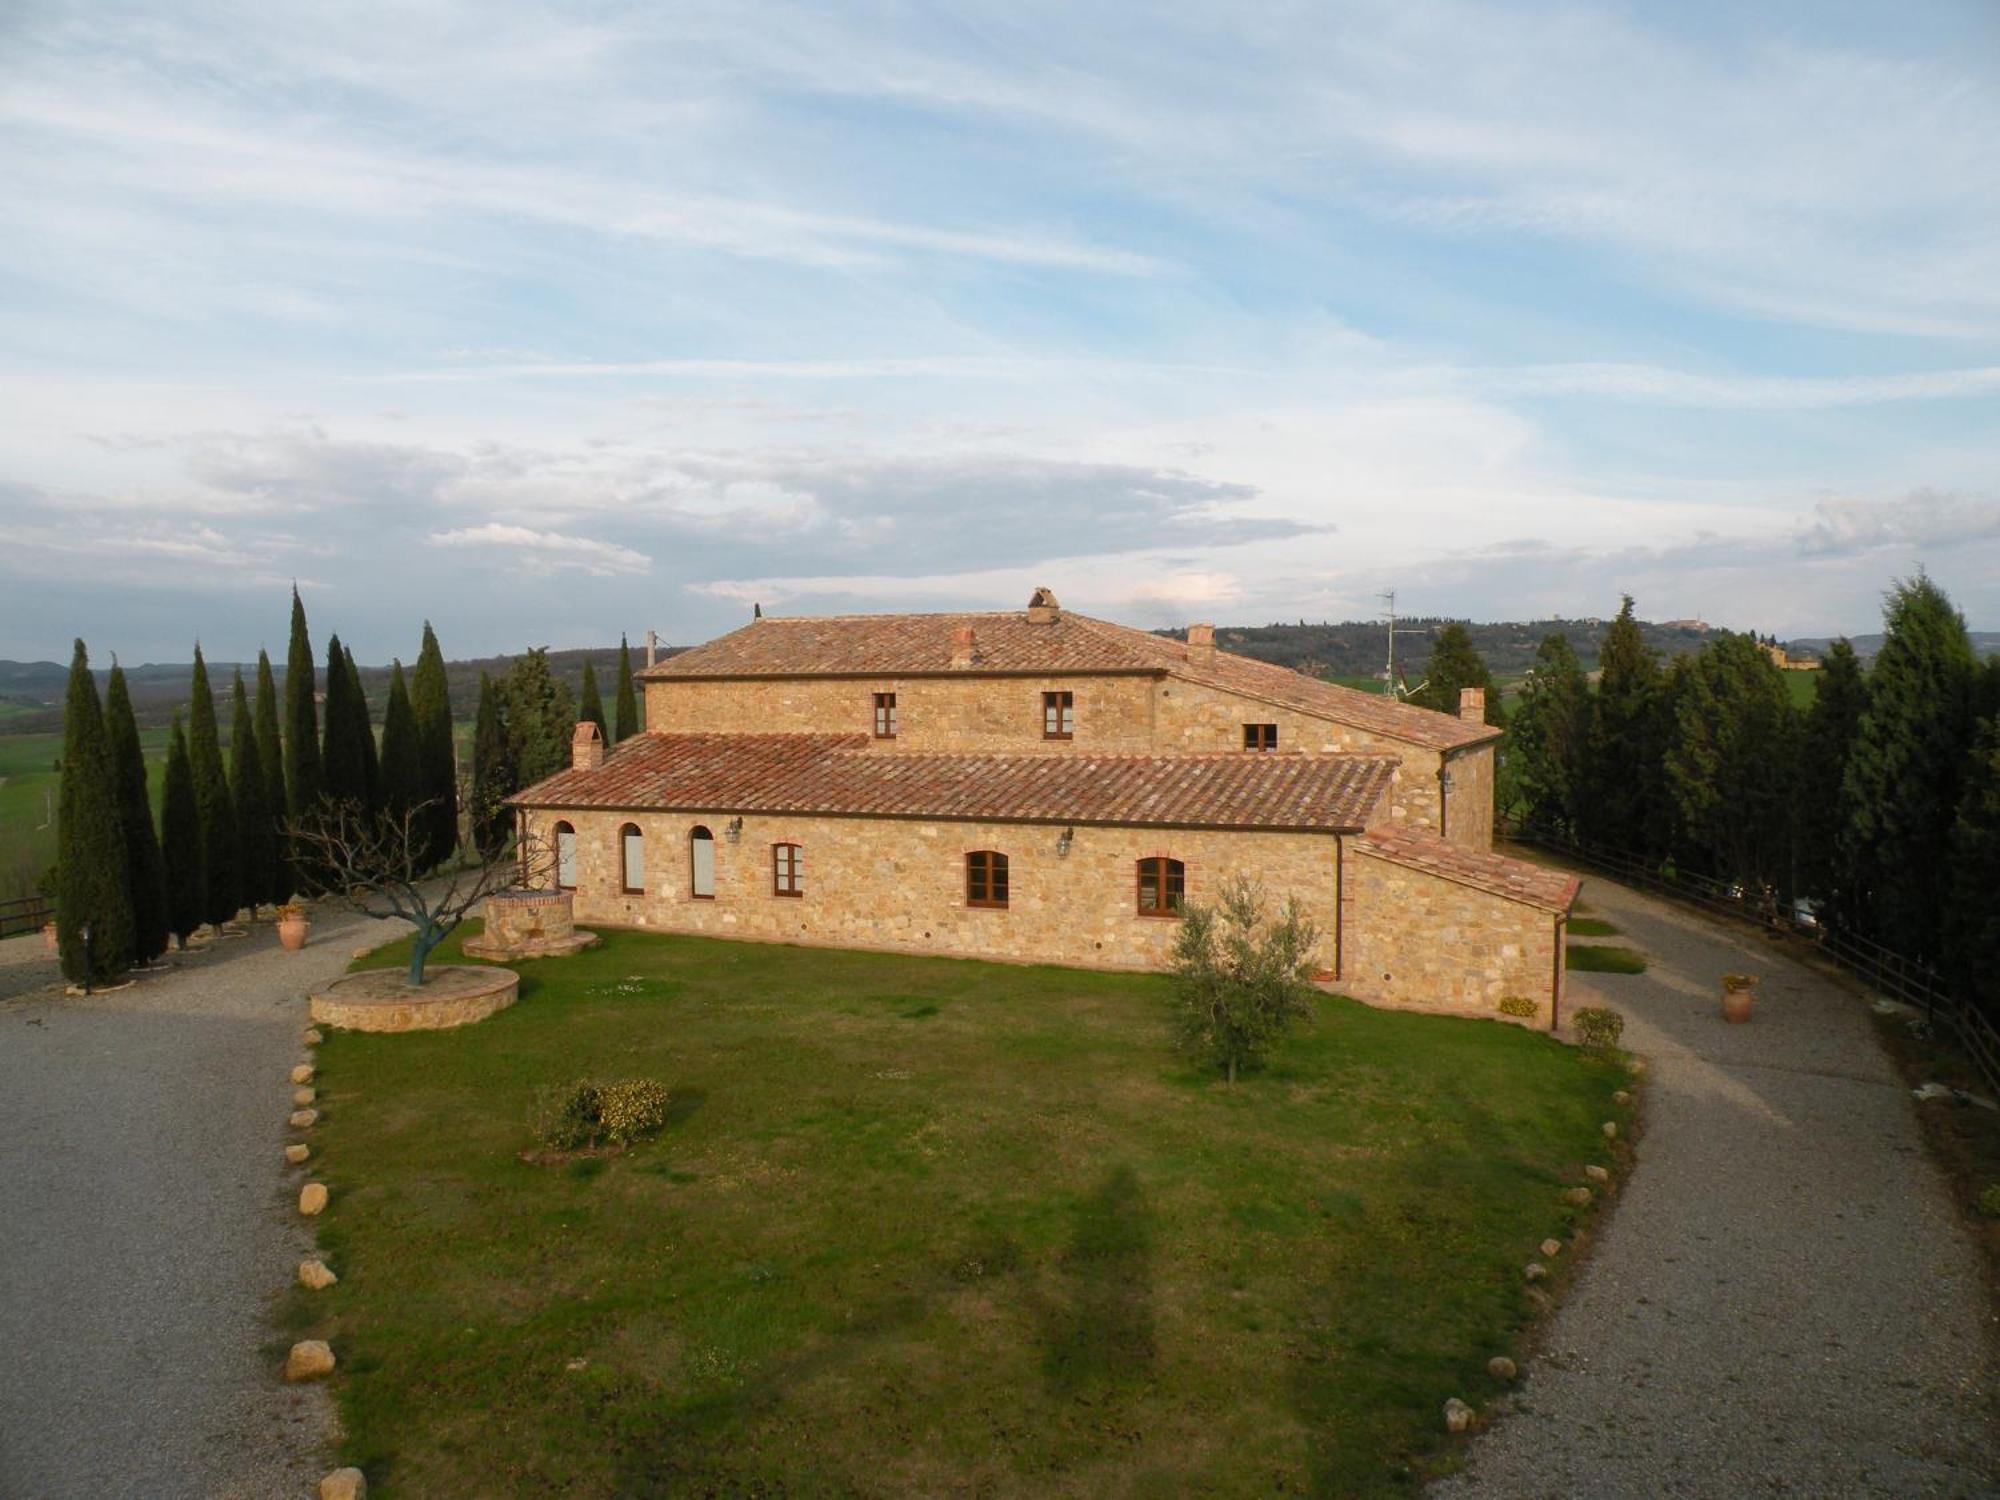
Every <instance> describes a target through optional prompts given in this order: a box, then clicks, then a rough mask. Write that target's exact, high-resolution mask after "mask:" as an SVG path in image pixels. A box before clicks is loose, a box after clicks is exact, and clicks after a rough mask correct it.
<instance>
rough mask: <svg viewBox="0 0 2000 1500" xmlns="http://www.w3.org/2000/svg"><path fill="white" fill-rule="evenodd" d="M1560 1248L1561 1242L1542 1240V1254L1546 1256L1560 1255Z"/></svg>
mask: <svg viewBox="0 0 2000 1500" xmlns="http://www.w3.org/2000/svg"><path fill="white" fill-rule="evenodd" d="M1562 1247H1563V1242H1562V1241H1561V1240H1543V1241H1542V1254H1544V1255H1548V1256H1556V1255H1560V1254H1562Z"/></svg>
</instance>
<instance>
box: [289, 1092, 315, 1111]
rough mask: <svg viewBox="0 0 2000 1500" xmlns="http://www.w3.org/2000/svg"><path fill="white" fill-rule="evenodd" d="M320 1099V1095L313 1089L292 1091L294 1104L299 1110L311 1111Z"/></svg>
mask: <svg viewBox="0 0 2000 1500" xmlns="http://www.w3.org/2000/svg"><path fill="white" fill-rule="evenodd" d="M318 1098H319V1095H318V1094H316V1093H314V1092H313V1091H312V1090H311V1089H293V1090H292V1103H293V1105H294V1106H296V1107H297V1108H299V1109H310V1108H311V1107H312V1105H313V1103H314V1102H315V1101H316V1100H317V1099H318Z"/></svg>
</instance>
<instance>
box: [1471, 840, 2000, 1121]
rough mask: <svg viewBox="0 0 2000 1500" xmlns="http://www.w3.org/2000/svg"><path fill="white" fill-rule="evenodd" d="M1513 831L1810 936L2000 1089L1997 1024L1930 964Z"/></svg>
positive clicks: (1741, 896)
mask: <svg viewBox="0 0 2000 1500" xmlns="http://www.w3.org/2000/svg"><path fill="white" fill-rule="evenodd" d="M1508 836H1509V837H1510V838H1512V839H1513V840H1514V841H1515V842H1516V843H1520V844H1529V845H1532V846H1534V847H1536V848H1539V849H1547V850H1549V851H1550V852H1551V853H1553V854H1559V855H1561V856H1562V857H1563V858H1565V859H1568V860H1571V861H1573V862H1575V863H1577V864H1580V865H1585V866H1588V867H1589V868H1591V869H1595V870H1601V871H1603V872H1604V873H1605V874H1607V875H1610V876H1613V877H1614V878H1616V879H1617V880H1618V881H1619V882H1621V883H1622V884H1625V885H1633V886H1638V887H1639V888H1640V889H1641V890H1648V891H1653V892H1656V893H1657V894H1659V895H1662V896H1667V897H1670V898H1671V899H1673V900H1675V901H1680V902H1684V903H1686V904H1688V905H1692V906H1699V907H1702V908H1704V909H1706V910H1708V911H1713V912H1717V913H1720V914H1721V915H1723V916H1727V917H1733V918H1736V919H1738V920H1741V921H1748V922H1754V923H1756V924H1757V925H1758V926H1760V927H1766V928H1769V929H1771V930H1772V931H1776V932H1783V933H1787V934H1789V935H1790V936H1792V937H1795V938H1799V939H1801V940H1803V941H1805V942H1807V943H1810V944H1811V945H1812V946H1813V947H1815V948H1817V949H1818V950H1819V951H1820V952H1821V953H1822V954H1824V955H1825V956H1826V957H1827V958H1828V959H1829V960H1830V961H1831V962H1833V963H1835V964H1838V965H1839V966H1840V967H1841V968H1843V969H1845V970H1847V972H1848V973H1850V974H1852V975H1854V976H1855V977H1856V978H1858V979H1860V980H1862V981H1863V982H1864V983H1865V984H1867V985H1868V987H1869V988H1871V989H1873V990H1876V991H1878V992H1879V993H1881V994H1883V995H1886V996H1888V997H1889V998H1890V999H1892V1000H1900V1001H1901V1002H1902V1003H1903V1004H1905V1005H1909V1006H1913V1007H1915V1008H1916V1009H1917V1010H1920V1011H1922V1012H1923V1014H1924V1018H1925V1020H1926V1022H1927V1023H1928V1024H1929V1025H1930V1027H1931V1030H1932V1031H1933V1032H1934V1033H1936V1034H1939V1035H1943V1036H1946V1037H1948V1038H1949V1039H1950V1040H1951V1041H1953V1042H1954V1043H1956V1044H1957V1046H1958V1048H1959V1050H1960V1051H1962V1052H1963V1053H1964V1054H1965V1056H1966V1058H1967V1060H1968V1061H1970V1062H1971V1064H1972V1066H1973V1068H1974V1069H1975V1070H1976V1071H1977V1072H1978V1074H1979V1076H1980V1078H1981V1079H1982V1080H1983V1081H1984V1082H1985V1084H1986V1087H1987V1088H1988V1089H1989V1090H1990V1091H1992V1092H1993V1093H1995V1094H2000V1027H1995V1026H1994V1024H1993V1021H1992V1019H1991V1018H1990V1017H1989V1016H1987V1015H1986V1013H1985V1012H1984V1011H1981V1010H1979V1009H1978V1008H1977V1007H1976V1006H1974V1005H1972V1004H1971V1003H1970V1002H1968V1001H1966V1000H1964V999H1962V998H1960V997H1959V996H1958V995H1957V994H1956V993H1954V992H1953V990H1952V988H1951V986H1950V985H1949V984H1948V983H1947V982H1946V981H1945V979H1944V977H1943V976H1942V975H1940V974H1939V973H1938V972H1937V971H1936V970H1935V969H1933V968H1931V967H1930V966H1929V965H1928V964H1924V963H1919V962H1918V961H1917V960H1915V959H1913V958H1906V957H1905V956H1904V955H1902V954H1900V953H1898V952H1896V951H1895V950H1894V949H1893V948H1886V947H1884V946H1883V945H1882V944H1880V943H1878V942H1875V941H1874V940H1873V939H1872V938H1867V937H1863V936H1862V935H1861V934H1859V933H1855V932H1844V931H1842V930H1840V929H1839V928H1836V927H1832V926H1829V925H1827V924H1826V923H1823V922H1819V921H1816V920H1810V919H1806V918H1803V917H1802V916H1801V915H1800V914H1799V913H1798V912H1797V911H1796V910H1795V909H1794V908H1792V907H1790V906H1787V905H1785V904H1784V903H1782V902H1780V901H1779V900H1778V898H1777V897H1776V895H1775V894H1773V893H1771V892H1768V891H1759V890H1751V889H1749V888H1747V887H1745V886H1741V885H1734V884H1731V883H1730V882H1728V881H1723V880H1712V879H1710V878H1709V877H1707V876H1705V875H1693V874H1687V873H1684V872H1681V871H1677V870H1675V869H1673V868H1672V867H1671V866H1667V867H1661V866H1658V865H1651V864H1648V863H1646V862H1645V861H1643V860H1640V859H1635V858H1634V857H1632V856H1631V855H1629V854H1624V853H1620V852H1618V851H1615V850H1609V849H1591V848H1586V847H1584V846H1583V845H1581V844H1574V843H1571V842H1569V841H1568V840H1567V839H1560V838H1553V837H1551V836H1549V835H1547V834H1538V833H1533V832H1530V831H1528V830H1525V829H1514V830H1510V831H1509V834H1508Z"/></svg>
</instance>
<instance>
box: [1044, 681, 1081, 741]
mask: <svg viewBox="0 0 2000 1500" xmlns="http://www.w3.org/2000/svg"><path fill="white" fill-rule="evenodd" d="M1042 738H1043V739H1045V740H1073V739H1075V738H1076V694H1075V693H1074V692H1073V691H1072V690H1070V689H1069V688H1047V689H1044V690H1043V693H1042Z"/></svg>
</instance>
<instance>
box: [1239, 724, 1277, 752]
mask: <svg viewBox="0 0 2000 1500" xmlns="http://www.w3.org/2000/svg"><path fill="white" fill-rule="evenodd" d="M1243 748H1244V749H1245V750H1275V749H1277V748H1278V726H1277V725H1276V724H1245V725H1244V726H1243Z"/></svg>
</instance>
